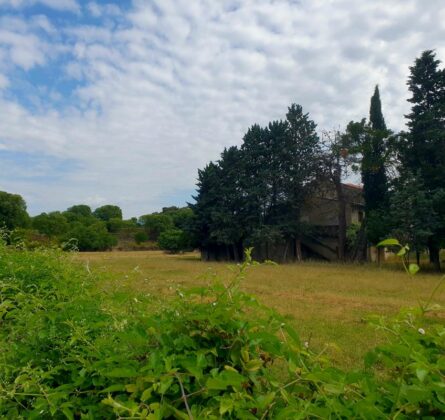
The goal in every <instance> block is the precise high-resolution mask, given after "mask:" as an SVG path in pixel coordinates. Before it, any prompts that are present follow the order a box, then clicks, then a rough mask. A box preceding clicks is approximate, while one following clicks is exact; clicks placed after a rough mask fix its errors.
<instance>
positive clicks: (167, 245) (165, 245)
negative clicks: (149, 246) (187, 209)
mask: <svg viewBox="0 0 445 420" xmlns="http://www.w3.org/2000/svg"><path fill="white" fill-rule="evenodd" d="M158 245H159V247H160V248H161V249H163V250H165V251H168V252H171V253H174V254H176V253H178V252H181V251H185V250H187V249H188V248H189V240H188V236H187V233H186V232H184V231H182V230H180V229H169V230H166V231H165V232H162V233H161V234H160V235H159V239H158Z"/></svg>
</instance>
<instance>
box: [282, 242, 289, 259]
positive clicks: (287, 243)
mask: <svg viewBox="0 0 445 420" xmlns="http://www.w3.org/2000/svg"><path fill="white" fill-rule="evenodd" d="M288 247H289V241H286V246H285V247H284V254H283V262H286V258H287V248H288Z"/></svg>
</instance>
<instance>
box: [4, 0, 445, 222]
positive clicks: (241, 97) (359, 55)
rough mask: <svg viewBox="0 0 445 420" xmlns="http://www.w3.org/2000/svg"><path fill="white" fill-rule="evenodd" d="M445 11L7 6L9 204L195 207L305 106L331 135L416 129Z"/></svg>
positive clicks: (44, 2) (433, 3) (163, 0)
mask: <svg viewBox="0 0 445 420" xmlns="http://www.w3.org/2000/svg"><path fill="white" fill-rule="evenodd" d="M425 49H435V50H436V51H437V55H438V57H439V58H441V59H442V60H444V59H445V2H444V1H443V0H428V1H425V0H362V1H356V0H221V1H216V0H145V1H139V0H134V1H115V2H111V1H96V2H89V1H80V0H0V190H6V191H9V192H15V193H20V194H22V195H23V197H24V198H25V199H26V201H27V203H28V208H29V211H30V213H31V214H36V213H39V212H41V211H50V210H56V209H65V208H66V207H68V206H69V205H72V204H75V203H87V204H90V205H91V206H92V207H95V206H99V205H102V204H105V203H115V204H118V205H120V206H121V207H122V208H123V210H124V214H125V216H126V217H130V216H134V215H140V214H143V213H147V212H150V211H154V210H157V209H160V208H161V207H162V206H166V205H183V204H184V203H185V202H186V201H187V200H190V196H191V194H192V193H193V191H194V185H195V180H196V175H197V169H198V168H200V167H203V166H204V165H205V164H206V163H207V162H208V161H209V160H214V159H216V158H217V157H218V155H219V153H220V152H221V150H222V149H223V148H224V147H225V146H230V145H233V144H240V142H241V138H242V135H243V133H244V132H245V131H246V129H247V128H248V127H249V126H250V125H252V124H253V123H255V122H257V123H260V124H265V123H266V122H268V121H270V120H272V119H278V118H282V117H283V116H284V114H285V112H286V108H287V106H288V105H289V104H290V103H292V102H296V103H299V104H301V105H302V106H303V108H304V109H305V110H306V111H307V112H309V113H310V115H311V116H312V118H313V119H314V120H315V121H316V123H317V124H318V127H319V129H320V130H321V129H332V128H340V127H343V126H344V125H345V124H346V123H347V122H348V121H349V120H351V119H359V118H361V117H363V116H366V114H367V112H368V102H369V97H370V95H371V94H372V91H373V88H374V85H375V84H377V83H378V84H379V85H380V88H381V95H382V100H383V106H384V113H385V117H386V120H387V122H388V125H389V126H390V127H391V128H393V129H400V128H403V125H404V120H403V114H404V113H406V111H407V109H408V106H407V103H406V98H407V96H408V93H407V89H406V78H407V75H408V67H409V65H411V64H412V62H413V60H414V58H415V57H416V56H418V55H419V54H420V53H421V51H422V50H425Z"/></svg>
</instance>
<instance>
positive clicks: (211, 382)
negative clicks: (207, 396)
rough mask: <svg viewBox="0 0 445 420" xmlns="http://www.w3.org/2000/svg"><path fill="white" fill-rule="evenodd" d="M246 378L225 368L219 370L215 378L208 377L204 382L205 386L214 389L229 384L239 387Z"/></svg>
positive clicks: (219, 388)
mask: <svg viewBox="0 0 445 420" xmlns="http://www.w3.org/2000/svg"><path fill="white" fill-rule="evenodd" d="M245 380H246V378H245V377H244V376H242V375H240V374H239V373H236V372H232V371H230V370H225V371H223V372H221V373H220V374H219V375H218V376H217V377H216V378H209V379H207V382H206V387H207V388H208V389H214V390H224V389H226V388H228V387H229V386H233V387H234V388H240V386H241V384H242V383H243V382H244V381H245Z"/></svg>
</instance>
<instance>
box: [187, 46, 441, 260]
mask: <svg viewBox="0 0 445 420" xmlns="http://www.w3.org/2000/svg"><path fill="white" fill-rule="evenodd" d="M408 87H409V91H410V92H411V98H410V99H409V101H410V103H411V104H412V110H411V112H410V113H409V114H408V115H407V116H406V118H407V130H406V131H403V132H400V133H394V132H392V131H391V130H389V129H388V128H387V126H386V123H385V119H384V116H383V113H382V107H381V101H380V93H379V89H378V87H376V88H375V91H374V95H373V96H372V98H371V105H370V113H369V119H365V118H364V119H362V120H361V121H358V122H350V123H349V124H348V126H347V127H346V129H345V130H344V131H343V132H339V131H333V132H325V133H322V135H319V133H318V132H317V130H316V124H315V123H314V122H313V121H312V120H311V119H310V118H309V115H308V114H307V113H304V112H303V109H302V107H301V106H300V105H296V104H293V105H292V106H290V107H289V109H288V113H287V114H286V118H285V120H280V121H273V122H271V123H269V124H268V126H267V127H260V126H259V125H254V126H252V127H251V128H250V129H249V130H248V131H247V133H246V134H245V136H244V138H243V143H242V145H241V147H230V148H228V149H225V150H224V151H223V152H222V154H221V158H220V159H219V160H218V161H217V162H211V163H209V164H208V165H207V166H206V167H205V168H204V169H202V170H200V171H199V172H198V185H197V186H198V188H197V195H196V196H195V197H194V199H195V203H194V204H193V205H192V208H193V210H194V212H195V215H196V218H195V223H194V226H193V231H194V235H195V236H196V238H197V243H198V245H199V246H200V247H201V248H207V249H209V248H212V247H221V246H225V247H227V248H228V249H229V251H228V255H230V256H232V258H235V259H238V258H240V255H241V251H242V249H243V247H245V246H246V245H249V244H252V243H255V242H261V241H268V240H275V241H276V240H281V241H283V240H284V241H286V240H289V239H293V240H295V241H296V243H297V254H298V256H301V252H299V251H298V243H299V241H300V239H301V238H302V237H303V236H304V235H305V233H306V232H307V231H308V229H310V227H309V226H307V225H306V224H305V223H303V222H302V221H301V210H302V207H303V205H304V202H305V200H306V199H307V197H308V196H309V195H310V194H312V193H313V191H314V190H315V189H317V188H319V186H320V183H326V182H329V183H330V185H332V187H333V189H334V190H335V191H336V194H337V198H338V203H339V209H338V222H339V223H338V224H339V235H338V245H339V246H338V249H339V252H338V253H339V257H340V259H344V258H345V257H346V254H345V249H346V218H345V197H344V190H343V188H342V181H343V180H344V179H345V178H346V177H347V176H349V174H350V173H351V172H356V173H358V174H360V175H361V180H362V183H363V193H364V201H365V214H366V217H365V220H364V223H362V226H361V229H360V232H359V235H358V241H357V246H356V249H355V252H353V253H352V255H351V257H352V258H355V259H360V258H363V256H364V255H365V252H364V249H366V245H367V244H376V243H377V242H378V241H380V240H381V239H383V238H385V237H387V236H389V235H395V236H396V237H398V238H399V239H400V240H402V241H403V242H407V243H409V244H410V245H411V246H412V248H414V249H415V250H416V252H417V254H418V255H419V254H420V252H421V251H423V250H425V249H428V251H429V256H430V259H431V262H432V263H434V264H435V266H436V267H437V268H440V258H439V251H440V249H441V248H443V247H444V246H445V70H444V69H441V68H440V62H439V60H437V59H436V57H435V53H434V52H433V51H425V52H424V53H423V54H422V55H421V57H419V58H418V59H416V60H415V63H414V65H413V66H412V67H410V76H409V79H408ZM360 244H361V245H360Z"/></svg>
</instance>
